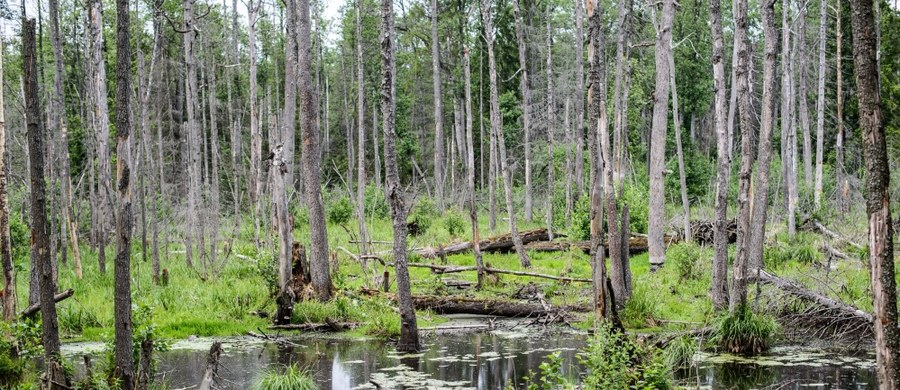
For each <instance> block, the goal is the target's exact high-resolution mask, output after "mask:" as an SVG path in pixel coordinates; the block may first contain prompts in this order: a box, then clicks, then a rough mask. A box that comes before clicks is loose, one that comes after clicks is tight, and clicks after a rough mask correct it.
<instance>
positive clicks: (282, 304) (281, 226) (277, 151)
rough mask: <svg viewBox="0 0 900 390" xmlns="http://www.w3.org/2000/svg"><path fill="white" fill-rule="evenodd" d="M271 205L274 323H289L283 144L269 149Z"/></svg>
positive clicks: (288, 229) (290, 236)
mask: <svg viewBox="0 0 900 390" xmlns="http://www.w3.org/2000/svg"><path fill="white" fill-rule="evenodd" d="M272 155H273V156H274V157H273V158H272V173H273V177H272V183H273V188H272V207H274V208H275V224H276V226H277V229H278V299H277V301H278V302H277V303H278V310H277V313H276V314H275V324H277V325H284V324H289V323H291V315H292V313H293V310H294V300H295V298H296V297H295V296H294V290H293V289H292V288H291V276H292V275H293V274H292V273H291V260H292V254H291V248H292V244H293V239H294V237H293V234H292V232H291V231H292V229H291V225H290V221H289V218H290V212H289V211H288V200H287V186H286V184H285V182H286V179H285V178H286V176H287V170H288V168H287V165H286V163H285V161H284V146H283V145H281V144H278V145H277V146H275V148H274V149H273V150H272Z"/></svg>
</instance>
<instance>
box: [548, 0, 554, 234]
mask: <svg viewBox="0 0 900 390" xmlns="http://www.w3.org/2000/svg"><path fill="white" fill-rule="evenodd" d="M552 15H553V10H552V9H551V7H550V4H549V3H548V4H547V16H546V17H547V66H546V68H547V69H546V71H547V96H546V100H547V215H546V224H547V233H548V234H549V235H550V239H551V240H553V196H554V195H555V193H556V178H555V177H554V176H555V172H554V171H555V170H556V163H555V161H554V159H553V147H554V142H553V128H554V127H555V126H556V123H555V122H556V110H555V107H554V106H553V105H554V102H553V27H552V26H551V25H550V22H551V20H552Z"/></svg>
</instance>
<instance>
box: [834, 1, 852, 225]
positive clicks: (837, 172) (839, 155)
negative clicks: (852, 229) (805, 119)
mask: <svg viewBox="0 0 900 390" xmlns="http://www.w3.org/2000/svg"><path fill="white" fill-rule="evenodd" d="M841 7H842V5H841V1H840V0H837V4H835V7H834V9H835V12H836V15H835V19H837V25H836V26H835V29H834V31H835V35H836V40H837V42H836V46H837V48H836V50H837V54H835V61H836V62H837V63H836V65H835V69H836V74H837V92H836V94H837V119H835V121H836V122H837V135H836V136H835V141H834V160H835V161H834V176H835V180H834V181H835V184H836V185H835V188H836V189H837V204H838V210H840V211H841V212H842V213H843V212H845V211H846V210H847V206H848V204H847V190H848V189H847V186H848V185H849V184H848V183H847V179H846V177H844V175H845V172H844V80H843V77H844V72H843V68H842V66H841V60H842V58H841V57H842V56H843V53H844V52H843V50H842V49H841V43H842V42H841V41H842V38H843V37H844V33H843V30H841Z"/></svg>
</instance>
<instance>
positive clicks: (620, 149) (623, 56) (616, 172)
mask: <svg viewBox="0 0 900 390" xmlns="http://www.w3.org/2000/svg"><path fill="white" fill-rule="evenodd" d="M632 8H633V5H632V1H631V0H626V1H620V2H619V21H618V33H617V34H618V35H617V36H616V70H615V72H616V73H615V75H616V80H615V85H614V87H613V88H614V89H613V91H614V92H613V99H614V101H613V104H614V108H613V110H614V113H613V115H614V116H615V117H614V118H613V176H614V177H615V179H616V184H619V183H620V182H621V180H622V179H623V178H624V176H625V172H624V170H625V167H624V158H625V145H626V139H627V136H628V135H627V134H626V129H627V128H628V108H627V107H628V85H627V77H626V76H625V75H626V73H628V69H629V68H630V67H631V66H630V62H629V60H630V57H631V46H630V44H629V40H630V39H629V38H630V35H631V10H632Z"/></svg>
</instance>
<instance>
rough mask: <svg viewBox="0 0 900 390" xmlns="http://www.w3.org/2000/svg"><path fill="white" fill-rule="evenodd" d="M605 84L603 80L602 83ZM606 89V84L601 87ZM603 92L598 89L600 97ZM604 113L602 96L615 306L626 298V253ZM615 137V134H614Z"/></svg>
mask: <svg viewBox="0 0 900 390" xmlns="http://www.w3.org/2000/svg"><path fill="white" fill-rule="evenodd" d="M603 85H604V86H605V83H603ZM604 90H605V87H604ZM603 95H605V93H603V92H601V96H603ZM607 118H608V117H607V114H606V104H605V99H604V103H603V106H602V107H601V111H600V153H601V156H600V157H601V160H602V164H601V166H602V168H601V169H602V170H603V192H604V193H603V196H604V198H605V201H606V225H607V227H608V232H609V235H608V237H607V240H606V242H607V244H606V246H607V248H609V283H608V284H609V285H610V286H612V291H611V292H610V293H611V295H610V297H612V298H613V303H614V305H615V306H616V307H618V308H621V307H624V306H625V302H626V301H627V300H628V296H629V294H628V289H627V287H626V283H625V274H626V271H625V269H626V268H628V262H627V260H626V259H627V258H628V256H627V255H626V254H625V253H624V252H622V238H621V237H620V236H619V233H620V231H621V230H620V225H619V222H620V221H619V211H618V209H617V207H616V193H615V188H614V187H613V184H614V182H615V178H614V174H613V169H614V168H615V157H613V155H612V154H611V148H610V135H609V126H608V119H607ZM613 138H615V137H613Z"/></svg>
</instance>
